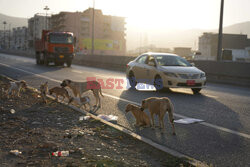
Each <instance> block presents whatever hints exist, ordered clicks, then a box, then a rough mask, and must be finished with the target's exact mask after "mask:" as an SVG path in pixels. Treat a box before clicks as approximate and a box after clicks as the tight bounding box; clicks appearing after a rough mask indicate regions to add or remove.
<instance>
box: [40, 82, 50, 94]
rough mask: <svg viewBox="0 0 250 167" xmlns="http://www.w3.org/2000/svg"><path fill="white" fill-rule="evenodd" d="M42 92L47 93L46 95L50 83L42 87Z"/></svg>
mask: <svg viewBox="0 0 250 167" xmlns="http://www.w3.org/2000/svg"><path fill="white" fill-rule="evenodd" d="M40 91H41V93H45V94H46V93H47V92H48V82H45V83H44V84H42V85H41V86H40Z"/></svg>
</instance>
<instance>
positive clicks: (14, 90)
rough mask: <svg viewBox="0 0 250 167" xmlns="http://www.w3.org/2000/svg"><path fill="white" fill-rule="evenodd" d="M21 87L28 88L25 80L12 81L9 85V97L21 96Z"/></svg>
mask: <svg viewBox="0 0 250 167" xmlns="http://www.w3.org/2000/svg"><path fill="white" fill-rule="evenodd" d="M21 89H27V84H26V82H25V81H24V80H21V81H15V82H10V83H9V86H8V97H9V96H10V95H11V96H18V97H20V91H21Z"/></svg>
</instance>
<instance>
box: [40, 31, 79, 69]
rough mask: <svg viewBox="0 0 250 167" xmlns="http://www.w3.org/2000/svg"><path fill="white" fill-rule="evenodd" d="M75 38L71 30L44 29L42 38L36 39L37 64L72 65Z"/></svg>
mask: <svg viewBox="0 0 250 167" xmlns="http://www.w3.org/2000/svg"><path fill="white" fill-rule="evenodd" d="M74 45H75V38H74V36H73V33H71V32H52V31H49V30H43V31H42V39H41V40H37V41H35V51H36V64H44V65H49V63H50V62H54V63H55V65H64V63H66V64H67V66H68V67H70V66H71V63H72V60H73V58H74Z"/></svg>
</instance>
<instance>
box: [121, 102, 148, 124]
mask: <svg viewBox="0 0 250 167" xmlns="http://www.w3.org/2000/svg"><path fill="white" fill-rule="evenodd" d="M125 111H126V112H129V111H131V112H132V114H133V115H134V117H135V119H136V125H137V126H147V127H149V126H151V123H150V119H149V117H148V115H147V114H146V113H145V112H144V111H142V110H141V107H139V106H136V105H133V104H128V105H127V106H126V110H125Z"/></svg>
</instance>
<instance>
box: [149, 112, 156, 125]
mask: <svg viewBox="0 0 250 167" xmlns="http://www.w3.org/2000/svg"><path fill="white" fill-rule="evenodd" d="M150 115H151V119H152V124H153V126H152V128H155V120H154V113H152V112H150Z"/></svg>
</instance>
